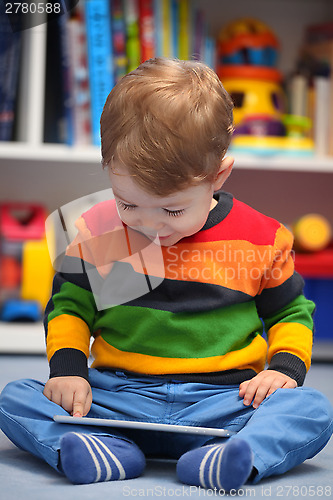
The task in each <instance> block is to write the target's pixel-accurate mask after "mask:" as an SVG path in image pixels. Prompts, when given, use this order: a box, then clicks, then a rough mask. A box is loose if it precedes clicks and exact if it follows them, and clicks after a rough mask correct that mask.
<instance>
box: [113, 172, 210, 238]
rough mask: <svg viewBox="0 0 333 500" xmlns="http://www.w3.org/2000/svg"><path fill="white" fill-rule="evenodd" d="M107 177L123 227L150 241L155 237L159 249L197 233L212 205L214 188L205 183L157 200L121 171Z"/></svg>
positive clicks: (126, 173) (158, 197)
mask: <svg viewBox="0 0 333 500" xmlns="http://www.w3.org/2000/svg"><path fill="white" fill-rule="evenodd" d="M119 174H120V175H119ZM110 178H111V185H112V190H113V193H114V196H115V200H116V203H117V208H118V213H119V216H120V218H121V220H122V221H123V222H124V224H126V225H127V226H129V227H131V228H132V229H135V230H136V231H139V232H140V233H143V234H144V235H146V236H147V237H148V238H149V239H151V240H154V239H155V238H156V235H158V236H159V239H160V244H161V245H162V246H170V245H174V244H176V243H177V242H178V241H179V240H181V239H182V238H185V237H186V236H191V235H193V234H195V233H197V232H198V231H199V230H200V229H201V228H202V227H203V225H204V224H205V222H206V220H207V217H208V214H209V211H210V210H211V209H212V208H213V207H214V205H215V204H216V201H215V200H214V199H213V193H214V186H213V185H212V184H210V183H207V182H206V183H202V184H201V185H199V186H192V187H189V188H187V189H185V190H183V191H178V192H176V193H175V194H172V195H170V196H166V197H160V196H154V195H152V194H149V193H148V192H147V191H145V190H143V189H142V188H141V187H140V186H139V185H138V184H137V183H135V181H134V180H133V177H132V176H131V175H129V173H128V172H127V171H126V169H124V168H119V167H118V168H117V169H116V171H115V173H113V172H111V173H110Z"/></svg>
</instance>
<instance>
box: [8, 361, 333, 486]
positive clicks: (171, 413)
mask: <svg viewBox="0 0 333 500" xmlns="http://www.w3.org/2000/svg"><path fill="white" fill-rule="evenodd" d="M89 380H90V383H91V386H92V393H93V403H92V406H91V410H90V412H89V414H88V416H89V417H100V418H114V419H127V420H137V421H143V422H145V421H149V422H159V423H166V424H182V425H194V426H205V427H218V428H227V429H229V430H232V431H236V432H237V434H236V436H232V437H230V438H229V439H234V438H235V437H239V438H242V439H244V440H245V441H247V442H248V444H249V445H250V446H251V448H252V451H253V454H254V466H255V467H256V469H257V470H258V475H257V476H256V479H255V482H257V481H259V480H260V479H262V478H264V477H267V476H271V475H275V474H281V473H284V472H286V471H287V470H289V469H291V468H292V467H295V466H296V465H298V464H300V463H302V462H304V460H306V459H308V458H312V457H313V456H314V455H316V454H317V453H318V452H319V451H320V450H321V449H322V448H323V447H324V446H325V444H326V443H327V442H328V440H329V439H330V437H331V435H332V432H333V411H332V407H331V405H330V403H329V401H328V400H327V399H326V397H325V396H324V395H322V394H321V393H320V392H318V391H316V390H314V389H310V388H307V387H299V388H296V389H278V390H277V391H275V392H274V393H273V394H272V395H271V396H269V397H268V398H266V399H265V400H264V401H263V402H262V403H261V405H260V406H259V408H258V409H256V410H255V409H253V408H252V407H246V406H244V404H243V400H242V399H241V398H240V397H239V396H238V386H236V385H235V386H219V385H210V384H201V383H187V382H186V383H184V382H179V381H172V382H171V381H166V380H163V379H159V378H153V377H140V376H138V377H134V376H128V375H126V374H124V373H122V372H117V373H113V372H108V371H104V372H102V371H98V370H94V369H90V370H89ZM43 389H44V384H42V383H41V382H37V381H34V380H19V381H16V382H11V383H10V384H8V385H7V386H6V387H5V389H4V390H3V392H2V393H1V395H0V428H1V429H2V430H3V432H4V433H5V434H6V435H7V436H8V438H9V439H10V440H11V441H12V442H13V443H15V444H16V445H17V446H18V447H19V448H22V449H24V450H27V451H29V452H31V453H33V454H34V455H36V456H38V457H40V458H42V459H44V460H45V461H46V462H48V463H49V464H50V465H51V466H52V467H54V468H55V469H57V470H59V471H60V472H61V468H60V465H59V442H60V438H61V436H62V435H63V434H64V433H66V432H71V431H74V430H75V431H78V432H82V433H89V434H95V435H101V434H102V435H111V436H118V437H120V438H123V439H127V440H128V441H134V442H135V443H136V444H137V445H138V446H139V447H140V448H141V449H142V451H143V452H144V453H145V454H146V455H156V454H158V455H163V456H166V457H172V458H179V457H180V456H181V455H182V454H183V453H185V452H186V451H188V450H190V449H193V448H197V447H199V446H202V445H204V444H206V443H207V442H216V441H224V442H225V439H224V440H223V439H222V440H221V439H216V438H213V439H212V438H208V437H207V436H196V435H187V434H184V435H183V434H172V433H164V432H155V431H142V430H140V431H139V430H133V429H126V430H124V431H123V430H121V432H118V430H113V429H110V428H106V427H104V428H103V427H101V428H100V427H95V426H77V427H74V426H73V425H72V424H60V423H56V422H54V421H53V415H56V414H63V415H67V412H66V411H65V410H64V409H63V408H61V407H60V406H58V405H57V404H55V403H52V402H51V401H49V400H48V399H47V398H46V397H45V396H44V395H43Z"/></svg>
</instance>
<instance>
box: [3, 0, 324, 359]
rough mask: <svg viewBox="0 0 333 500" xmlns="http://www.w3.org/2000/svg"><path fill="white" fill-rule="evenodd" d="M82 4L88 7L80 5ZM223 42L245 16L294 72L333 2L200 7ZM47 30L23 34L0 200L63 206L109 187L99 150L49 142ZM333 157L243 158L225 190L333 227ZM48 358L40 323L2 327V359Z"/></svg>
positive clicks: (270, 210)
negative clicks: (18, 355)
mask: <svg viewBox="0 0 333 500" xmlns="http://www.w3.org/2000/svg"><path fill="white" fill-rule="evenodd" d="M80 1H82V0H80ZM199 3H200V4H201V6H202V7H203V9H204V11H205V13H206V16H207V19H208V21H209V23H210V25H211V27H212V33H213V35H215V36H216V35H217V34H218V32H219V30H220V29H221V27H222V26H223V25H225V24H226V23H228V22H229V21H231V20H233V19H236V18H239V17H257V18H259V19H261V20H262V21H264V22H266V23H267V24H269V26H270V27H271V28H272V29H273V31H274V32H275V33H276V34H277V36H278V38H279V40H280V42H281V53H280V58H279V68H280V69H281V71H282V72H283V73H288V72H290V71H291V70H292V69H293V67H294V64H295V60H296V58H297V54H298V50H299V47H300V45H301V43H302V36H303V30H304V27H305V26H306V25H307V24H312V23H316V22H318V23H319V22H324V21H328V20H329V19H331V20H333V2H332V1H331V0H251V2H249V1H248V0H235V1H234V2H230V1H229V0H199ZM46 34H47V25H46V24H42V25H40V26H37V27H35V28H32V29H30V30H26V31H24V32H23V37H24V40H23V47H24V53H23V57H22V68H21V79H22V81H24V85H22V86H21V93H20V106H19V113H20V116H21V120H20V127H19V131H18V134H19V142H10V143H0V175H1V182H0V201H4V200H14V201H16V200H21V201H36V202H40V203H44V204H45V206H46V207H47V208H48V209H49V210H50V211H52V210H54V209H56V208H58V207H59V206H61V205H62V204H64V203H68V202H69V201H72V200H74V199H76V198H79V197H81V196H84V195H86V194H89V193H93V192H95V191H99V190H102V189H105V188H106V187H108V178H107V174H106V173H105V172H103V170H102V168H101V157H100V151H99V149H98V148H96V147H92V146H91V147H73V148H71V147H68V146H65V145H53V144H44V143H43V123H44V95H45V93H44V86H45V67H46ZM332 174H333V157H316V156H314V157H313V158H287V157H282V156H267V157H259V156H255V155H247V156H244V155H236V161H235V169H234V173H233V174H232V176H231V177H230V179H229V180H228V181H227V184H226V186H225V188H226V190H228V191H231V192H233V193H234V195H235V196H236V197H237V198H240V199H242V200H243V201H244V202H246V203H249V204H250V205H252V206H254V207H255V208H257V209H258V210H261V211H263V212H264V213H266V214H268V215H271V216H272V217H276V218H278V219H279V220H281V221H283V222H286V223H290V222H291V221H292V220H294V219H295V218H297V217H298V216H300V215H302V214H303V213H307V212H310V211H318V212H321V213H322V214H323V215H325V216H326V217H328V219H329V220H330V221H331V222H332V223H333V196H332V192H333V189H332V188H333V175H332ZM43 351H44V334H43V331H42V327H41V325H40V324H36V325H32V324H27V325H22V324H16V325H11V324H4V323H3V324H1V323H0V353H1V352H26V353H27V352H29V353H32V352H35V353H40V352H43Z"/></svg>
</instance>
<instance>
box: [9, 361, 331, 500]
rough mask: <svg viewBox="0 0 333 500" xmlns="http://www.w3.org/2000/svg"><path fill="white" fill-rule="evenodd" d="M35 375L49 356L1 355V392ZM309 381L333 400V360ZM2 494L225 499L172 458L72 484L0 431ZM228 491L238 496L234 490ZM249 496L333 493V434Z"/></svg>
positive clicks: (46, 499) (248, 489)
mask: <svg viewBox="0 0 333 500" xmlns="http://www.w3.org/2000/svg"><path fill="white" fill-rule="evenodd" d="M22 377H23V378H35V379H38V380H43V381H46V380H47V377H48V366H47V361H46V359H45V358H44V357H43V356H5V355H0V391H1V390H2V388H3V387H4V386H5V385H6V384H7V382H10V381H11V380H15V379H19V378H22ZM306 385H308V386H311V387H314V388H316V389H319V390H320V391H321V392H323V393H324V394H325V395H326V396H327V397H328V398H329V399H330V401H331V403H332V404H333V362H331V363H314V364H313V365H312V367H311V369H310V372H309V374H308V376H307V379H306ZM0 485H1V486H0V499H1V500H14V499H15V500H17V499H21V498H24V499H25V500H59V499H62V500H67V499H72V498H73V495H75V498H79V499H80V500H85V499H89V500H92V499H93V498H103V499H104V498H105V499H108V498H110V499H112V500H118V499H124V498H136V497H138V498H176V497H178V498H221V497H223V496H227V495H223V493H221V492H220V493H219V492H218V491H216V492H215V491H213V490H207V491H206V490H203V489H199V488H196V487H190V486H185V485H182V484H181V483H180V482H179V481H178V480H177V477H176V473H175V463H174V462H172V461H166V462H165V461H149V462H148V464H147V468H146V471H145V473H144V475H143V476H142V477H140V478H138V479H132V480H127V481H119V482H114V483H113V482H111V483H98V484H91V485H81V486H74V485H72V484H70V483H69V482H68V481H67V479H66V478H65V477H62V476H60V475H59V474H58V473H57V472H55V471H54V470H53V469H52V468H51V467H49V466H48V465H47V464H45V463H44V462H42V461H41V460H39V459H37V458H35V457H33V456H31V455H29V454H28V453H26V452H23V451H21V450H19V449H17V448H16V447H15V446H14V445H13V444H12V443H11V442H10V441H9V440H8V439H7V438H6V436H5V435H4V434H3V433H2V432H1V431H0ZM229 496H235V494H234V492H231V494H230V495H229ZM237 496H240V497H245V498H248V497H250V498H266V497H269V498H271V499H278V498H279V499H280V498H295V497H298V498H302V499H304V498H312V499H317V498H322V499H325V498H332V497H333V439H331V441H330V442H329V443H328V445H327V446H326V447H325V448H324V450H322V451H321V453H319V455H317V456H316V457H315V458H313V459H312V460H308V461H306V462H305V463H304V464H302V465H300V466H298V467H296V468H295V469H294V470H292V471H290V472H288V473H287V474H285V475H283V476H280V477H275V478H270V479H267V480H264V481H262V482H261V483H259V484H257V485H255V486H252V485H245V486H244V487H243V488H242V489H241V490H239V492H238V495H237Z"/></svg>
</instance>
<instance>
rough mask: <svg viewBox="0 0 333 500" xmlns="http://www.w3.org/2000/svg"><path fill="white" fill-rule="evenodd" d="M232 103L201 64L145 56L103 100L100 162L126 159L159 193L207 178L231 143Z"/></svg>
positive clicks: (131, 170) (148, 188) (142, 180)
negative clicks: (145, 58)
mask: <svg viewBox="0 0 333 500" xmlns="http://www.w3.org/2000/svg"><path fill="white" fill-rule="evenodd" d="M232 109H233V104H232V101H231V98H230V96H229V95H228V93H227V92H226V91H225V89H224V87H223V85H222V83H221V81H220V80H219V79H218V77H217V75H216V73H215V72H214V71H213V70H212V69H210V68H209V67H208V66H206V65H205V64H203V63H201V62H198V61H181V60H175V59H166V58H160V57H159V58H155V59H150V60H148V61H146V62H144V63H142V64H141V65H140V66H139V67H138V68H137V69H136V70H134V71H132V72H130V73H128V74H127V75H126V76H124V77H123V78H122V79H121V80H120V81H119V82H118V83H117V85H116V86H115V87H114V88H113V90H112V91H111V92H110V94H109V96H108V98H107V100H106V103H105V106H104V110H103V113H102V116H101V141H102V163H103V166H104V167H106V166H108V167H109V168H111V169H113V168H114V167H115V165H119V164H120V165H123V166H125V167H126V169H127V170H128V172H129V173H130V175H133V176H135V178H136V179H135V180H136V182H138V183H139V185H140V186H141V187H142V188H143V189H145V190H146V191H148V192H150V193H153V194H156V195H157V196H168V195H169V194H172V193H174V192H176V191H179V190H182V189H186V188H187V187H190V186H193V185H197V184H198V183H199V182H201V181H211V182H212V181H213V180H214V178H215V176H216V174H217V171H218V169H219V167H220V164H221V161H222V159H223V157H224V155H225V153H226V151H227V148H228V146H229V144H230V140H231V136H232V132H233V114H232Z"/></svg>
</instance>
